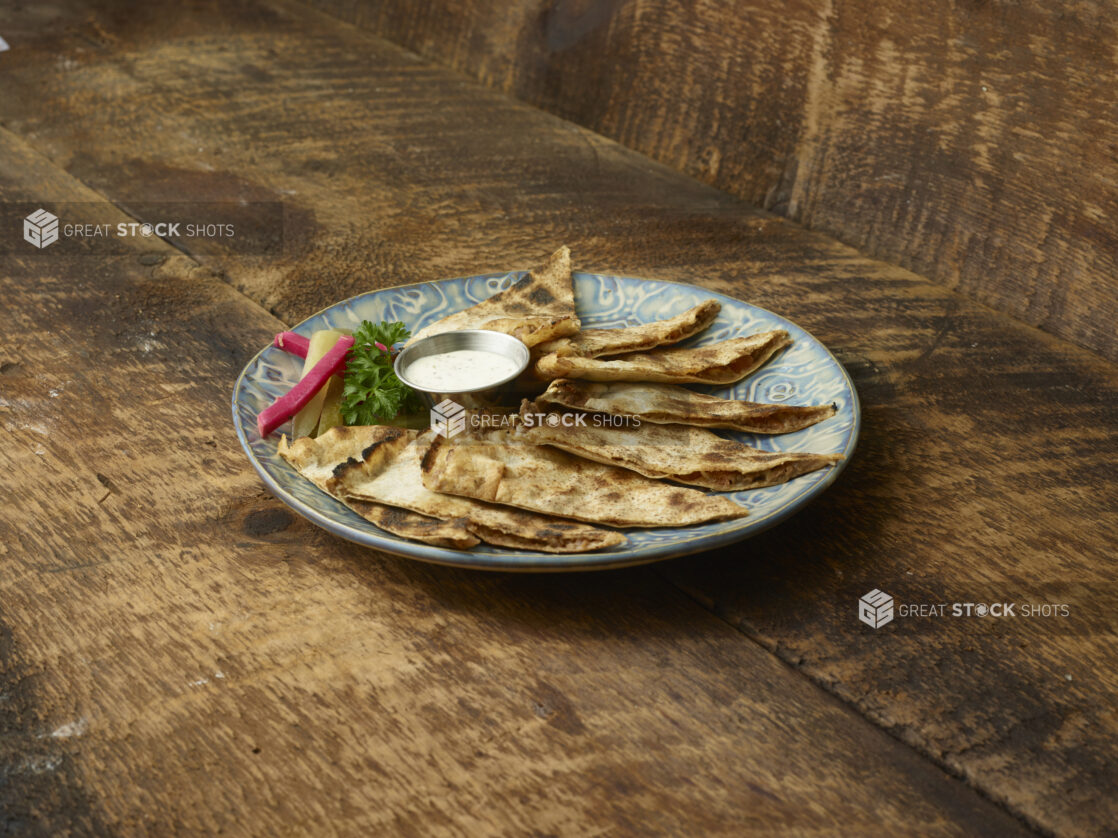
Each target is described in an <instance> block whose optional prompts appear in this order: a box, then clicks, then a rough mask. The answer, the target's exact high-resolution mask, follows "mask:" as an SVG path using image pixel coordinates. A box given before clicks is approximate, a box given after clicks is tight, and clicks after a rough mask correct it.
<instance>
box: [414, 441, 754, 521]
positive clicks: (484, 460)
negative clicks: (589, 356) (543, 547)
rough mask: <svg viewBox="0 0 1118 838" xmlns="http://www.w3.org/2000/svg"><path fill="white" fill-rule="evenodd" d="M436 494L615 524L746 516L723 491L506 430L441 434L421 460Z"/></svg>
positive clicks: (427, 482) (742, 508)
mask: <svg viewBox="0 0 1118 838" xmlns="http://www.w3.org/2000/svg"><path fill="white" fill-rule="evenodd" d="M423 483H424V485H425V486H426V487H427V488H428V489H430V490H431V491H435V492H444V493H447V494H452V495H460V496H462V497H468V498H475V499H477V500H484V501H489V502H491V503H500V504H507V505H509V506H517V507H520V508H522V509H531V510H534V511H536V512H542V513H545V514H548V515H561V516H564V517H567V518H575V519H577V520H580V521H589V522H591V523H596V524H608V525H610V526H615V527H684V526H689V525H691V524H702V523H705V522H707V521H725V520H728V519H731V518H741V517H744V516H745V515H747V514H748V513H747V511H746V510H745V508H744V507H741V506H738V505H737V504H736V503H734V502H733V501H730V500H727V499H726V498H723V497H719V496H718V495H708V494H706V493H705V492H700V491H697V490H695V489H687V488H684V487H682V486H671V485H668V484H666V483H661V482H660V481H658V480H652V479H650V478H648V477H644V476H642V475H640V474H636V473H635V472H633V471H630V470H627V469H623V468H617V467H615V466H611V465H604V464H602V463H598V462H592V461H590V460H587V459H583V458H581V457H574V456H571V455H570V454H567V453H564V452H563V451H558V450H556V449H554V448H550V447H547V446H543V445H536V444H533V443H530V442H524V441H522V440H517V439H515V438H513V435H512V434H509V433H507V432H500V433H492V434H489V435H487V436H483V437H477V436H473V435H471V434H469V433H466V434H462V435H460V436H457V437H454V438H453V439H450V440H447V439H445V438H443V437H437V438H435V439H434V440H433V441H432V442H431V445H430V447H429V448H428V450H427V454H426V456H425V457H424V458H423Z"/></svg>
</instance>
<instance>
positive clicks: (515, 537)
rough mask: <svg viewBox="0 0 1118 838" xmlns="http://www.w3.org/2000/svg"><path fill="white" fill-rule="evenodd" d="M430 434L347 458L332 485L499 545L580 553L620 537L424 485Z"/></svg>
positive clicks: (608, 544) (349, 494) (619, 540)
mask: <svg viewBox="0 0 1118 838" xmlns="http://www.w3.org/2000/svg"><path fill="white" fill-rule="evenodd" d="M431 436H433V435H432V434H431V433H430V432H425V433H423V434H421V435H420V436H419V437H418V438H416V439H415V440H414V441H408V442H406V444H405V445H404V446H403V447H388V446H382V447H379V448H375V449H370V450H368V455H367V456H364V457H362V458H357V457H355V458H352V459H349V460H347V461H345V462H343V463H342V464H341V465H339V466H338V467H337V468H335V469H334V472H333V474H332V476H331V478H330V480H331V486H332V487H333V488H334V489H335V491H340V492H342V493H343V494H345V495H346V496H347V497H349V498H354V499H357V500H363V501H372V502H376V503H383V504H388V505H390V506H397V507H402V508H404V509H410V510H411V511H413V512H418V513H421V514H423V515H430V516H432V517H439V518H450V519H455V520H460V521H462V522H463V525H464V526H465V527H466V528H467V529H468V530H469V531H470V532H471V533H473V534H474V535H476V536H477V537H478V538H480V539H481V540H482V541H485V542H487V543H489V544H495V545H497V546H499V547H512V548H517V549H526V550H539V551H542V552H546V553H583V552H588V551H591V550H600V549H602V548H605V547H614V546H617V545H618V544H623V543H624V542H625V536H624V535H622V534H621V533H619V532H614V531H612V530H603V529H599V528H597V527H592V526H588V525H586V524H580V523H576V522H574V521H563V520H560V519H558V518H553V517H550V516H547V515H537V514H534V513H531V512H525V511H523V510H519V509H509V508H507V507H503V506H494V505H491V504H487V503H481V502H479V501H476V500H470V499H467V498H462V497H453V496H450V495H440V494H436V493H435V492H434V491H431V490H428V489H427V488H426V487H425V486H424V485H423V479H422V472H421V468H420V463H421V461H422V458H423V455H424V454H425V453H426V451H427V444H428V441H429V439H430V437H431ZM320 439H321V437H320ZM362 453H364V452H362Z"/></svg>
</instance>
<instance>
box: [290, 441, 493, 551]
mask: <svg viewBox="0 0 1118 838" xmlns="http://www.w3.org/2000/svg"><path fill="white" fill-rule="evenodd" d="M414 437H415V431H409V430H406V429H404V428H390V427H388V426H385V425H369V426H364V427H363V426H356V427H348V426H340V427H337V428H333V429H332V430H330V431H329V432H327V433H325V434H323V435H322V436H320V437H318V439H312V438H310V437H303V438H300V439H297V440H295V442H294V443H293V444H291V445H288V443H287V437H283V438H282V439H281V440H280V444H279V453H280V456H281V457H283V458H284V459H285V460H287V461H288V462H289V463H291V465H292V466H293V467H294V468H295V470H296V471H298V472H299V473H300V474H301V475H303V477H305V478H307V479H308V480H310V481H311V482H312V483H314V485H316V486H317V487H318V488H320V489H321V490H322V491H324V492H326V493H327V494H330V495H333V496H334V497H335V498H337V499H338V500H340V501H341V502H342V503H344V504H345V505H346V506H348V507H349V508H350V509H352V510H353V511H354V512H356V513H357V514H358V515H360V516H361V517H362V518H364V519H365V520H367V521H369V522H370V523H372V524H375V525H376V526H378V527H380V528H381V529H382V530H385V531H386V532H390V533H393V534H395V535H398V536H401V537H403V538H409V539H411V540H413V541H422V542H424V543H426V544H434V545H435V546H438V547H450V548H452V549H455V550H466V549H469V548H470V547H474V546H476V545H477V544H478V538H477V536H475V535H474V534H473V533H471V532H470V531H469V530H468V529H467V528H466V526H465V523H464V522H463V521H462V520H460V519H459V520H440V519H439V518H431V517H429V516H427V515H420V514H419V513H417V512H410V511H408V510H405V509H397V508H394V507H391V506H385V505H384V504H380V503H371V502H368V501H359V500H354V499H353V498H347V497H345V495H344V494H343V493H341V492H340V491H339V490H338V487H337V486H336V485H335V483H334V471H335V469H337V468H338V467H339V466H341V465H342V464H343V463H345V462H348V461H349V460H350V459H352V458H355V457H362V456H364V455H370V456H371V455H372V453H373V452H374V451H375V450H377V449H378V448H380V447H381V446H382V445H383V444H388V445H391V444H393V443H394V442H395V441H398V440H401V439H402V440H404V441H405V442H407V441H410V440H411V439H412V438H414Z"/></svg>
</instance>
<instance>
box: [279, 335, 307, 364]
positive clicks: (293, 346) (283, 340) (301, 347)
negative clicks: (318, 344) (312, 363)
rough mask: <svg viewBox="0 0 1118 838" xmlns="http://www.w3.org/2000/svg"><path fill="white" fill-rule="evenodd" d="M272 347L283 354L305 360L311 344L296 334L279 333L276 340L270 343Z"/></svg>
mask: <svg viewBox="0 0 1118 838" xmlns="http://www.w3.org/2000/svg"><path fill="white" fill-rule="evenodd" d="M272 345H273V346H274V347H275V348H276V349H282V350H283V351H284V352H290V353H291V354H292V355H298V356H299V357H300V358H306V357H307V350H308V349H310V345H311V342H310V341H309V340H308V339H307V338H305V337H303V336H302V335H300V334H298V333H297V332H280V333H279V334H278V335H276V339H275V340H274V341H272Z"/></svg>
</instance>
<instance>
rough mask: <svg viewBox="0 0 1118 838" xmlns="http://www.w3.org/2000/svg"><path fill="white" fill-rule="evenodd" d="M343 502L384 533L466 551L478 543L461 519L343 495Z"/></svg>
mask: <svg viewBox="0 0 1118 838" xmlns="http://www.w3.org/2000/svg"><path fill="white" fill-rule="evenodd" d="M341 500H342V503H344V504H345V505H346V506H348V507H349V508H350V509H352V510H353V511H354V512H356V513H357V514H358V515H360V516H361V517H362V518H364V519H365V520H366V521H369V522H370V523H372V524H375V525H376V526H378V527H380V528H381V529H382V530H384V531H385V532H390V533H392V534H393V535H398V536H400V537H401V538H408V539H411V540H412V541H422V542H424V543H425V544H432V545H434V546H436V547H448V548H450V549H451V550H469V549H470V548H471V547H476V546H477V545H478V544H480V543H481V539H479V538H478V537H477V536H476V535H474V534H473V533H472V532H470V531H469V529H468V528H467V527H466V523H465V521H463V520H462V519H461V518H458V519H455V520H453V521H442V520H440V519H438V518H430V517H428V516H427V515H420V514H419V513H418V512H412V511H410V510H407V509H399V508H397V507H395V506H385V505H384V504H382V503H370V502H369V501H363V500H355V499H354V498H342V499H341Z"/></svg>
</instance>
